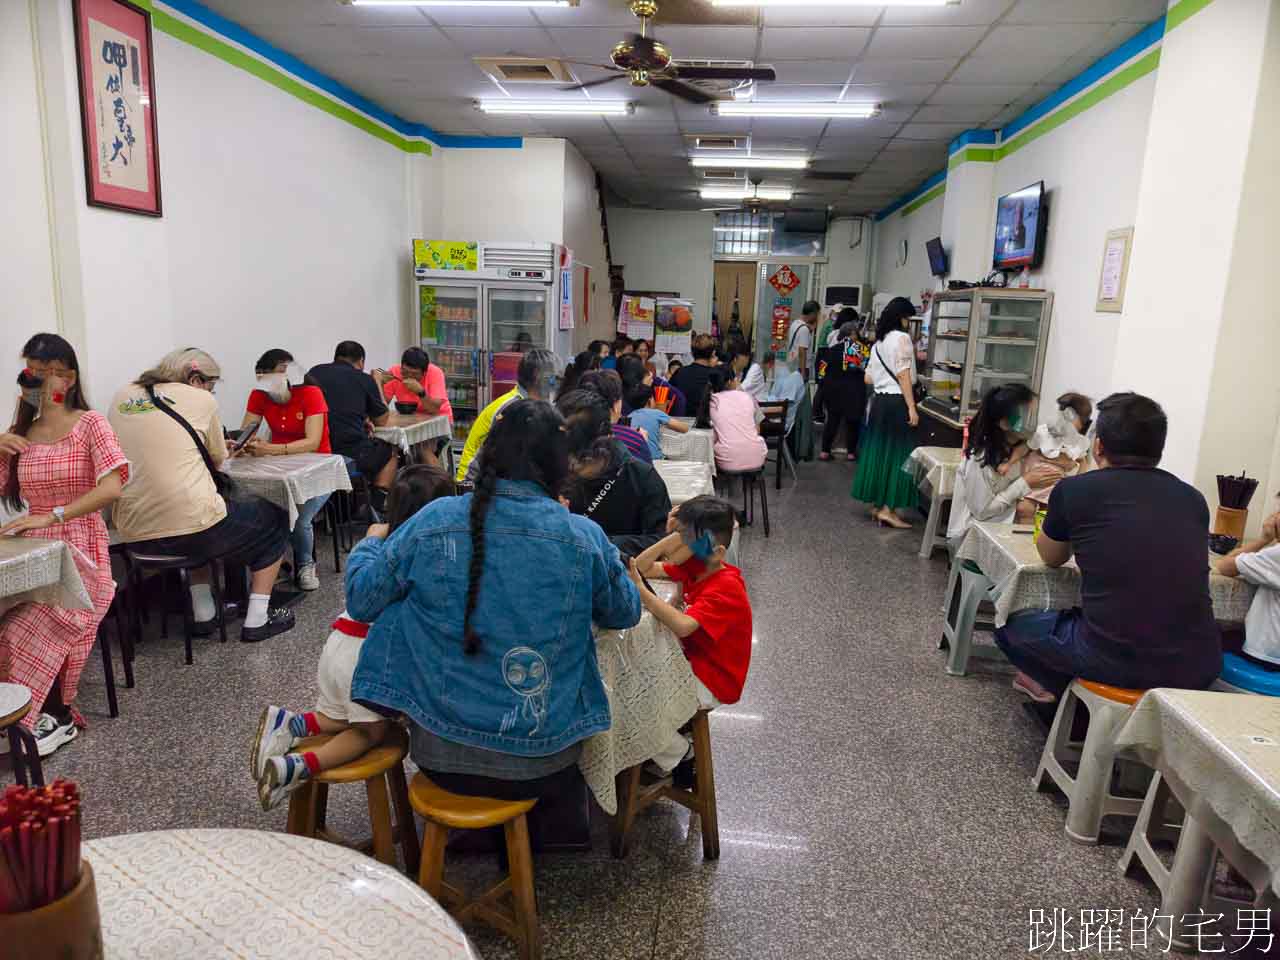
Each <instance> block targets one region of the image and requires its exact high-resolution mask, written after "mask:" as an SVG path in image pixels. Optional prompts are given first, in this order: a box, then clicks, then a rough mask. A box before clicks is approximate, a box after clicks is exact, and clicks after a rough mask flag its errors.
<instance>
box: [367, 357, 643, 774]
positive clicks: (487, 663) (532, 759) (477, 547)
mask: <svg viewBox="0 0 1280 960" xmlns="http://www.w3.org/2000/svg"><path fill="white" fill-rule="evenodd" d="M557 372H558V371H557ZM568 475H569V439H568V436H567V434H566V433H565V423H564V420H563V419H562V418H561V416H560V415H559V414H558V413H556V411H555V409H554V408H553V407H552V406H551V405H550V404H547V403H542V402H538V401H533V400H516V401H513V402H512V403H511V404H510V405H509V406H507V407H505V408H504V409H503V410H502V412H501V414H500V415H499V416H497V417H495V419H494V424H493V429H492V430H491V431H490V433H489V436H488V439H487V440H486V441H485V449H484V455H483V456H482V457H481V459H480V471H479V476H478V477H477V478H476V490H475V493H470V494H465V495H463V496H461V497H445V498H443V499H440V500H437V501H435V502H434V503H432V504H430V505H428V506H427V507H425V508H424V509H422V510H420V511H419V512H418V513H417V514H416V515H415V516H414V517H413V518H412V519H410V520H409V521H408V522H407V523H405V524H404V525H403V526H402V527H400V529H399V530H397V531H396V533H395V535H394V536H391V537H389V538H386V539H384V538H383V537H381V536H378V531H376V530H375V531H373V532H372V534H371V535H370V536H368V537H366V538H365V539H364V540H362V541H361V542H360V543H359V544H357V545H356V548H355V549H354V550H353V551H352V552H351V556H350V558H349V559H348V561H347V610H348V612H349V615H350V616H351V617H353V618H354V619H356V620H360V621H365V622H368V623H372V626H371V627H370V629H369V634H368V636H367V637H366V638H365V642H364V647H363V648H362V650H361V652H360V662H359V663H358V664H357V666H356V671H355V675H354V676H353V678H352V681H351V698H352V700H354V701H355V702H357V703H365V704H376V705H378V707H380V708H381V712H383V713H386V712H389V711H390V712H395V711H398V712H402V713H404V714H406V715H407V716H408V718H409V721H410V723H411V727H412V755H413V760H414V762H415V763H416V764H417V765H418V767H419V768H420V769H421V770H422V771H423V772H424V773H426V774H427V776H429V777H430V778H431V779H432V780H434V781H435V782H436V783H437V784H439V785H440V786H441V787H443V788H444V789H446V790H450V791H453V792H454V793H463V794H468V795H472V796H483V797H497V798H499V799H528V798H534V797H542V796H548V795H551V794H553V793H558V792H560V791H561V790H563V789H565V788H568V787H571V786H573V785H574V784H575V783H576V781H577V778H578V776H579V774H578V772H577V766H576V765H577V760H578V756H579V754H580V753H581V750H582V741H583V740H584V739H586V738H587V737H590V736H591V735H592V734H594V733H598V732H600V731H601V730H607V729H608V728H609V701H608V699H607V697H606V694H605V688H604V684H603V682H602V681H601V679H600V669H599V666H598V664H597V663H596V643H595V637H594V635H593V633H592V623H593V622H594V623H596V624H598V625H599V626H601V627H605V628H614V629H624V628H626V627H630V626H634V625H635V624H636V623H637V622H638V621H639V619H640V597H639V595H638V594H637V593H636V589H635V586H634V585H633V584H632V582H631V580H630V579H629V578H628V576H627V572H626V569H625V568H624V567H623V566H622V563H621V561H620V560H619V559H618V551H617V549H615V548H614V546H613V545H612V544H610V543H609V541H608V539H607V538H606V537H605V535H604V531H602V530H601V529H600V527H598V526H597V525H596V524H595V523H593V522H591V521H590V520H588V519H587V518H585V517H577V516H574V515H573V514H571V513H569V511H568V510H566V509H565V508H564V507H563V506H562V505H561V504H560V503H559V502H557V500H556V495H557V494H558V493H559V492H560V490H561V489H562V488H563V486H564V483H565V481H566V479H567V478H568Z"/></svg>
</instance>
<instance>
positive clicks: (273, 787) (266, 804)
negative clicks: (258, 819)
mask: <svg viewBox="0 0 1280 960" xmlns="http://www.w3.org/2000/svg"><path fill="white" fill-rule="evenodd" d="M308 779H310V774H309V773H308V772H307V765H306V763H304V762H303V760H302V757H301V756H299V755H298V754H296V753H287V754H285V755H284V756H283V757H271V758H270V759H269V760H268V761H267V763H266V766H265V767H264V769H263V771H262V776H261V777H259V778H258V801H259V802H260V803H261V804H262V809H263V810H271V809H273V808H274V807H276V806H277V805H278V804H279V803H280V801H281V800H283V799H284V798H285V797H287V796H288V795H289V794H291V793H293V791H295V790H297V789H298V788H299V787H300V786H302V785H303V784H304V783H306V782H307V780H308Z"/></svg>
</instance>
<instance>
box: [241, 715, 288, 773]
mask: <svg viewBox="0 0 1280 960" xmlns="http://www.w3.org/2000/svg"><path fill="white" fill-rule="evenodd" d="M292 719H293V714H292V713H290V712H289V711H288V710H285V709H283V708H281V707H266V708H265V709H264V710H263V711H262V716H260V717H259V718H258V731H257V733H255V734H254V737H253V750H252V751H251V752H250V754H249V770H250V771H251V772H252V773H253V779H255V780H261V779H262V773H263V770H264V769H265V768H266V765H267V761H268V760H270V759H271V758H272V757H283V756H284V755H285V754H286V753H288V752H289V748H290V747H292V746H293V731H292V730H290V729H289V721H290V720H292Z"/></svg>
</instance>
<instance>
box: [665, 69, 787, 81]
mask: <svg viewBox="0 0 1280 960" xmlns="http://www.w3.org/2000/svg"><path fill="white" fill-rule="evenodd" d="M676 76H678V77H679V78H680V79H681V80H776V79H777V78H778V75H777V74H776V73H774V72H773V68H772V67H684V66H680V67H677V68H676Z"/></svg>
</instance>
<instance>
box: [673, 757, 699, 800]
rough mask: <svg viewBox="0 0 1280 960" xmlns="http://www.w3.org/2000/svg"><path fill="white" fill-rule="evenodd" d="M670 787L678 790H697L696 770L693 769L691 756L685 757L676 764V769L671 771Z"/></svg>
mask: <svg viewBox="0 0 1280 960" xmlns="http://www.w3.org/2000/svg"><path fill="white" fill-rule="evenodd" d="M690 753H692V751H690ZM671 785H672V786H673V787H676V788H677V789H680V790H694V789H696V788H697V786H698V776H697V769H696V768H695V767H694V763H693V757H692V756H688V757H685V758H684V759H683V760H681V761H680V762H679V763H678V764H676V768H675V769H674V770H672V771H671Z"/></svg>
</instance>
